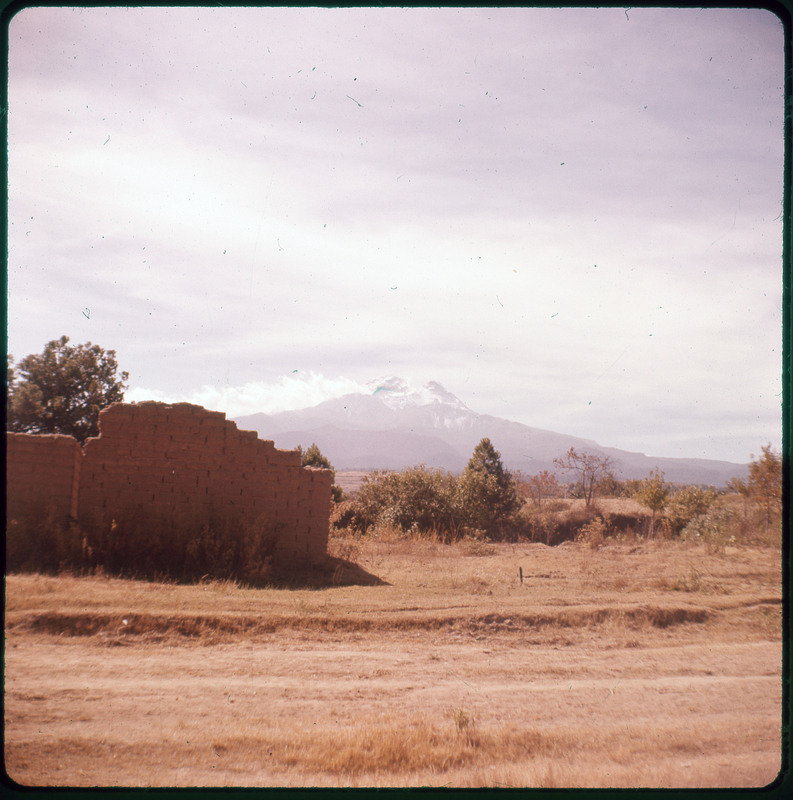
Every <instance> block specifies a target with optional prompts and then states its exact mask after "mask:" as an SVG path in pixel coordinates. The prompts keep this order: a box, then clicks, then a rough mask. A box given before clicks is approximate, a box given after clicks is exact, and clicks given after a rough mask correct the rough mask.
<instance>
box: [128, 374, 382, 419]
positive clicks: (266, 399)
mask: <svg viewBox="0 0 793 800" xmlns="http://www.w3.org/2000/svg"><path fill="white" fill-rule="evenodd" d="M352 392H365V393H369V390H368V388H367V387H366V386H365V385H363V384H361V383H358V382H356V381H353V380H350V379H349V378H344V377H336V378H327V377H325V376H324V375H320V374H317V373H315V372H309V373H307V374H302V373H299V372H298V371H297V370H295V373H293V374H290V375H282V376H281V377H279V378H278V379H277V380H276V381H273V382H271V383H268V382H266V381H252V382H250V383H246V384H244V385H243V386H228V385H223V384H220V383H217V384H214V385H206V386H203V387H201V388H200V389H199V390H198V391H196V392H193V393H191V394H189V395H169V394H166V393H164V392H161V391H158V390H151V389H143V388H137V389H136V388H133V389H130V390H129V391H128V392H127V393H126V395H125V398H124V399H125V400H126V401H127V402H131V403H137V402H143V401H146V400H155V401H158V402H167V403H183V402H188V403H195V404H197V405H201V406H204V408H209V409H212V410H214V411H224V412H225V413H226V415H227V416H228V417H241V416H246V415H248V414H257V413H264V414H271V413H275V412H278V411H290V410H295V409H300V408H308V407H310V406H315V405H317V404H319V403H321V402H323V401H325V400H330V399H332V398H336V397H341V396H343V395H345V394H350V393H352Z"/></svg>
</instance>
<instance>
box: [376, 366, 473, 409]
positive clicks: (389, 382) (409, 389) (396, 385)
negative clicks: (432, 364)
mask: <svg viewBox="0 0 793 800" xmlns="http://www.w3.org/2000/svg"><path fill="white" fill-rule="evenodd" d="M366 386H367V388H369V389H371V390H372V397H376V398H377V399H378V400H381V401H382V402H383V403H384V404H385V405H387V406H388V407H389V408H393V409H404V408H407V407H411V406H412V407H423V406H439V405H442V406H449V407H452V408H453V409H454V410H455V411H462V412H466V413H469V414H471V413H473V412H472V411H471V409H470V408H468V406H466V405H465V403H463V402H462V400H460V399H459V398H458V397H456V396H455V395H453V394H452V393H451V392H449V391H447V390H446V389H444V388H443V386H441V385H440V384H439V383H438V382H437V381H430V382H429V383H426V384H424V386H421V387H416V386H413V385H411V384H410V383H409V382H408V381H406V380H404V378H399V377H397V376H395V375H389V376H388V377H385V378H378V379H377V380H374V381H370V382H369V383H367V384H366Z"/></svg>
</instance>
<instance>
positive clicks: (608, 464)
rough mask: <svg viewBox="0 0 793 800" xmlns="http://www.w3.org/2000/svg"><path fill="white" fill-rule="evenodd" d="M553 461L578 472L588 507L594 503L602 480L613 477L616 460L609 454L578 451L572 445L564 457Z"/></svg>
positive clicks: (567, 469)
mask: <svg viewBox="0 0 793 800" xmlns="http://www.w3.org/2000/svg"><path fill="white" fill-rule="evenodd" d="M553 463H554V464H556V465H557V466H559V467H561V468H562V469H563V470H564V471H565V472H577V473H578V475H579V477H580V479H581V488H582V492H583V495H584V504H585V505H586V507H587V508H589V506H590V505H591V504H592V500H593V499H594V497H595V492H596V490H597V488H598V484H599V483H600V481H601V480H603V479H604V478H607V477H611V475H612V468H613V466H614V462H613V461H612V460H611V458H610V457H609V456H599V455H597V454H596V453H587V452H584V453H577V452H576V451H575V448H574V447H571V448H570V449H569V450H568V451H567V452H566V453H565V454H564V456H563V457H562V458H555V459H554V460H553Z"/></svg>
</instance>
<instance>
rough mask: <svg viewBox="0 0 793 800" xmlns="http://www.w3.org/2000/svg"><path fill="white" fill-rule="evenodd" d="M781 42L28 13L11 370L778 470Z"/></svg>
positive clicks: (13, 249) (565, 19) (216, 401)
mask: <svg viewBox="0 0 793 800" xmlns="http://www.w3.org/2000/svg"><path fill="white" fill-rule="evenodd" d="M783 42H784V40H783V28H782V25H781V23H780V21H779V19H778V18H777V17H775V16H774V15H773V14H772V13H770V12H768V11H763V10H730V9H706V10H702V9H671V8H666V9H649V8H646V9H636V8H630V9H620V8H614V9H580V8H579V9H574V8H556V9H551V8H548V9H540V8H523V9H516V8H502V9H494V8H482V9H474V8H462V9H461V8H441V9H397V8H370V9H362V8H351V9H322V8H313V9H312V8H267V7H258V8H246V9H243V8H223V7H220V8H193V9H191V8H185V7H178V8H137V9H136V8H90V9H89V8H84V9H70V8H28V9H24V10H23V11H21V12H20V13H19V14H18V15H17V16H15V17H14V18H13V19H12V20H11V23H10V26H9V62H8V65H9V112H8V147H9V186H8V189H9V203H8V209H9V241H8V352H9V353H11V354H13V356H14V358H15V359H16V360H20V359H21V358H22V357H24V356H25V355H28V354H31V353H40V352H41V351H42V350H43V348H44V346H45V344H46V343H47V342H49V341H50V340H53V339H57V338H59V337H60V336H62V335H67V336H69V337H70V339H71V341H72V343H73V344H78V343H83V342H88V341H90V342H92V343H94V344H99V345H100V346H101V347H103V348H105V349H107V350H115V352H116V356H117V359H118V362H119V367H120V369H122V370H126V371H127V372H128V373H129V381H128V383H129V389H128V391H127V393H126V399H127V400H131V401H136V400H146V399H158V400H165V401H189V402H196V403H199V404H201V405H204V406H206V407H207V408H212V409H216V410H220V411H225V412H226V413H227V415H228V416H229V417H234V416H240V415H244V414H250V413H255V412H258V411H263V412H267V413H272V412H275V411H278V410H286V409H293V408H300V407H306V406H310V405H314V404H316V403H318V402H320V401H322V400H324V399H329V398H331V397H335V396H339V395H341V394H344V393H346V392H349V391H359V390H363V391H366V390H367V389H366V385H367V383H368V382H370V381H372V380H375V379H377V378H380V377H382V376H387V375H397V376H401V377H403V378H405V379H406V380H408V381H410V382H411V383H413V384H415V385H421V384H424V383H427V382H429V381H437V382H439V383H440V384H442V385H443V386H444V387H445V388H446V389H447V390H448V391H450V392H452V393H453V394H455V395H456V396H457V397H459V398H460V399H461V400H462V401H463V402H464V403H465V404H466V405H468V406H469V407H470V408H471V409H473V410H474V411H477V412H480V413H487V414H493V415H496V416H499V417H505V418H507V419H511V420H515V421H518V422H523V423H525V424H527V425H531V426H534V427H537V428H543V429H547V430H553V431H558V432H561V433H567V434H571V435H575V436H582V437H585V438H589V439H594V440H595V441H597V442H598V443H599V444H601V445H604V446H611V447H619V448H622V449H627V450H633V451H639V452H643V453H646V454H648V455H656V456H672V457H675V456H678V457H697V458H717V459H725V460H729V461H736V462H746V461H748V460H749V458H750V456H752V455H755V454H759V453H760V448H761V446H762V445H764V444H766V443H768V442H770V443H772V444H773V445H774V446H779V444H780V443H781V400H782V394H781V393H782V385H781V360H782V352H781V342H782V213H781V212H782V193H783V147H784V140H783V97H784V95H783V67H784V62H783Z"/></svg>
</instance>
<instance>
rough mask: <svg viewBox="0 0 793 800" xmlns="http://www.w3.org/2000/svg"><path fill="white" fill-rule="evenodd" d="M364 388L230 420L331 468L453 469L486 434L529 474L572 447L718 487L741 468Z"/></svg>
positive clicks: (415, 394) (442, 395)
mask: <svg viewBox="0 0 793 800" xmlns="http://www.w3.org/2000/svg"><path fill="white" fill-rule="evenodd" d="M366 386H367V390H368V391H369V393H368V394H367V393H363V392H360V393H353V394H347V395H344V396H343V397H339V398H335V399H332V400H326V401H325V402H323V403H320V404H319V405H316V406H312V407H311V408H304V409H300V410H298V411H284V412H281V413H278V414H269V415H268V414H251V415H249V416H246V417H239V418H237V419H235V422H236V423H237V425H238V427H240V428H241V429H244V430H255V431H256V432H257V433H258V435H259V437H260V438H262V439H271V440H273V441H274V442H275V444H276V447H280V448H284V449H293V448H295V447H297V446H299V445H300V446H302V447H304V448H306V447H308V446H310V445H311V444H312V442H314V443H316V444H317V446H318V447H319V448H320V450H321V451H322V452H323V454H324V455H325V456H327V458H328V459H330V461H331V463H332V464H333V465H334V467H335V468H336V469H337V470H368V469H402V468H404V467H409V466H413V465H415V464H426V465H427V466H432V467H441V468H443V469H447V470H451V471H459V470H461V469H463V468H464V467H465V465H466V464H467V463H468V459H469V458H470V456H471V453H472V452H473V449H474V447H475V446H476V445H477V443H478V442H479V441H480V440H481V439H482V438H483V437H485V436H487V437H488V438H489V439H490V440H491V441H492V442H493V445H494V446H495V447H496V449H497V450H498V451H499V452H500V453H501V457H502V460H503V462H504V464H505V465H506V466H507V468H509V469H511V470H520V471H521V472H523V473H525V474H528V475H532V474H535V473H537V472H540V471H542V470H544V469H547V470H550V471H552V472H554V471H557V472H558V469H557V468H556V466H555V465H554V463H553V461H554V459H555V458H558V457H560V456H562V455H564V453H566V452H567V451H568V450H569V449H570V448H571V447H574V448H576V450H578V451H579V452H580V451H588V452H592V453H598V454H600V455H604V456H610V457H611V458H612V459H613V461H614V463H615V472H616V474H617V476H618V477H621V478H643V477H646V476H647V475H648V474H649V472H650V471H651V470H653V469H655V468H656V467H658V468H659V469H661V470H663V471H664V473H665V477H666V479H667V480H668V481H672V482H681V483H682V482H685V483H704V484H712V485H715V486H720V485H723V484H724V483H725V482H726V481H727V480H729V479H730V478H732V477H735V476H743V475H745V473H746V465H742V464H733V463H730V462H726V461H711V460H707V459H684V458H652V457H650V456H645V455H644V454H642V453H632V452H628V451H625V450H617V449H615V448H610V447H603V446H601V445H599V444H598V443H597V442H594V441H592V440H589V439H581V438H578V437H575V436H567V435H565V434H561V433H555V432H553V431H546V430H542V429H540V428H532V427H530V426H528V425H523V424H521V423H519V422H511V421H509V420H506V419H502V418H500V417H493V416H490V415H488V414H477V413H476V412H475V411H473V410H472V409H470V408H469V407H468V406H467V405H466V404H465V403H463V402H462V401H461V400H460V399H459V398H458V397H456V396H455V395H454V394H452V393H451V392H449V391H447V390H446V389H444V388H443V386H441V385H440V384H439V383H435V382H431V383H427V384H426V385H424V386H422V387H420V388H415V387H413V386H411V385H409V384H408V383H407V382H406V381H404V380H403V379H401V378H398V377H394V376H389V377H385V378H381V379H378V380H374V381H371V382H370V383H368V384H367V385H366Z"/></svg>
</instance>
